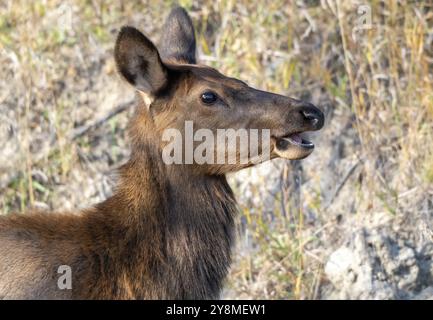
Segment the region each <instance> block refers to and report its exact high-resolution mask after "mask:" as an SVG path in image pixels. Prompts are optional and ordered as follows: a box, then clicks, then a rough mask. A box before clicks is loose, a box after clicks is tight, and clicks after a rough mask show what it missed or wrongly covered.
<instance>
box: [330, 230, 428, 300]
mask: <svg viewBox="0 0 433 320" xmlns="http://www.w3.org/2000/svg"><path fill="white" fill-rule="evenodd" d="M432 252H433V250H431V249H427V250H426V248H423V249H422V250H419V251H417V250H416V249H415V248H414V247H413V246H412V245H411V244H410V243H405V242H404V241H402V240H400V239H399V238H398V235H397V234H393V233H392V232H391V231H389V230H387V229H379V228H378V229H371V230H367V229H361V230H358V231H356V232H355V233H354V234H353V235H352V236H351V237H350V239H349V240H347V241H346V243H345V244H344V245H343V246H341V247H340V248H338V249H337V250H336V251H334V252H333V253H332V254H331V255H330V256H329V258H328V261H327V263H326V265H325V274H326V276H327V277H328V279H329V281H330V282H331V283H332V285H333V290H332V293H331V294H330V295H329V296H328V298H336V299H408V298H412V297H414V296H416V292H419V291H420V290H421V289H423V288H425V287H426V286H431V285H433V281H432V277H433V268H432V263H431V255H432ZM432 296H433V295H432Z"/></svg>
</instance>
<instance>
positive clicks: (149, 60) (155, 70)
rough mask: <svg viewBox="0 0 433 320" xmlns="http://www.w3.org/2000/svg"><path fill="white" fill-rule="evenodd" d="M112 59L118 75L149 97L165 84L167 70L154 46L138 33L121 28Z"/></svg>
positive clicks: (135, 30)
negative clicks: (114, 61)
mask: <svg viewBox="0 0 433 320" xmlns="http://www.w3.org/2000/svg"><path fill="white" fill-rule="evenodd" d="M114 58H115V60H116V65H117V69H118V70H119V72H120V74H121V75H122V76H123V77H124V78H125V79H126V81H128V82H129V83H130V84H131V85H133V86H134V87H135V88H136V89H137V90H140V91H142V92H144V93H146V94H148V95H150V96H154V95H155V94H156V93H157V92H158V91H159V90H161V89H162V88H163V87H164V86H165V85H166V82H167V69H166V67H165V66H164V64H163V63H162V61H161V58H160V56H159V53H158V50H157V49H156V47H155V45H154V44H153V43H152V42H151V41H150V40H149V39H148V38H147V37H146V36H145V35H144V34H142V33H141V32H140V31H138V30H137V29H135V28H132V27H123V28H122V29H121V30H120V32H119V35H118V36H117V40H116V46H115V48H114Z"/></svg>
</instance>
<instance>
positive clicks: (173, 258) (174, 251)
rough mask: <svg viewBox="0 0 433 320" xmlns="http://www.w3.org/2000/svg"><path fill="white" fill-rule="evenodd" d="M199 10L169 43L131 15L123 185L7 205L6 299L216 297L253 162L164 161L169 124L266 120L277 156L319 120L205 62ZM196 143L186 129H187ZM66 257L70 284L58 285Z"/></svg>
mask: <svg viewBox="0 0 433 320" xmlns="http://www.w3.org/2000/svg"><path fill="white" fill-rule="evenodd" d="M195 51H196V41H195V36H194V28H193V24H192V22H191V19H190V17H189V16H188V14H187V13H186V11H185V10H184V9H183V8H181V7H176V8H174V9H173V10H172V11H171V13H170V14H169V16H168V18H167V20H166V22H165V24H164V27H163V34H162V37H161V41H160V49H159V50H158V49H157V47H156V46H155V45H154V44H153V43H152V42H151V41H150V40H149V39H148V38H147V37H146V36H145V35H144V34H142V33H141V32H140V31H138V30H137V29H135V28H133V27H129V26H126V27H123V28H122V29H121V30H120V32H119V34H118V37H117V40H116V44H115V50H114V58H115V62H116V65H117V69H118V72H119V74H120V75H121V77H122V78H123V79H124V80H125V81H127V82H128V83H129V84H130V85H132V86H133V87H134V88H135V90H136V93H137V94H136V96H137V105H136V109H135V113H134V115H133V117H132V119H131V120H130V124H129V127H128V130H129V131H128V133H129V138H130V143H131V155H130V159H129V160H128V161H127V162H126V164H124V165H123V166H121V168H120V169H119V181H118V185H117V187H116V188H115V190H114V191H113V195H112V196H111V197H109V198H108V199H106V200H105V201H103V202H101V203H99V204H96V205H95V206H94V207H92V208H89V209H86V210H83V211H80V212H60V213H47V212H30V213H26V214H9V215H5V216H1V217H0V297H1V298H3V299H215V298H218V297H219V294H220V290H221V288H222V285H223V280H224V278H225V276H226V274H227V272H228V268H229V266H230V262H231V247H232V244H233V241H234V239H233V230H234V219H235V216H236V213H237V206H236V201H235V198H234V195H233V192H232V190H231V189H230V186H229V185H228V183H227V180H226V174H227V173H229V172H234V171H237V170H240V169H242V168H245V167H248V166H250V165H251V164H248V163H247V164H239V163H235V164H224V163H222V164H208V163H205V164H197V163H195V162H194V163H192V164H172V165H167V164H165V163H164V161H162V158H161V154H162V149H163V148H164V146H165V145H166V144H167V142H165V141H163V140H162V138H161V136H162V134H163V132H164V130H165V129H166V128H179V130H180V131H181V132H182V130H183V129H182V128H184V123H185V121H187V120H191V121H193V122H194V125H195V128H196V129H195V130H197V129H199V128H208V129H210V130H213V131H215V130H217V129H218V128H234V129H238V128H247V129H248V128H256V129H268V130H270V133H271V149H270V152H271V156H270V158H271V159H273V158H277V157H282V158H285V159H289V160H290V159H302V158H305V157H306V156H308V155H309V154H310V153H311V152H312V151H313V149H314V145H313V144H312V143H311V142H309V141H307V140H305V139H304V138H302V136H301V135H300V134H301V133H303V132H305V131H315V130H319V129H320V128H321V127H322V126H323V123H324V115H323V113H322V112H321V111H320V110H319V109H318V108H317V107H315V106H314V105H312V104H310V103H307V102H303V101H299V100H296V99H293V98H289V97H285V96H282V95H278V94H273V93H269V92H264V91H260V90H257V89H253V88H251V87H250V86H248V85H247V84H246V83H245V82H242V81H240V80H237V79H234V78H230V77H226V76H224V75H222V74H221V73H219V72H218V71H216V70H215V69H213V68H210V67H207V66H204V65H200V64H197V62H196V55H195ZM184 143H186V141H184ZM59 266H68V267H69V268H70V270H71V277H72V279H71V284H72V285H71V288H66V289H65V288H59V285H58V284H59V283H58V279H59Z"/></svg>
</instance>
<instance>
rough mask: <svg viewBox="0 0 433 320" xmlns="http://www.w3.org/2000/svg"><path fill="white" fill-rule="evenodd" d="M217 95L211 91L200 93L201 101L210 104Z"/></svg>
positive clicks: (215, 99)
mask: <svg viewBox="0 0 433 320" xmlns="http://www.w3.org/2000/svg"><path fill="white" fill-rule="evenodd" d="M217 99H218V96H217V95H216V94H215V93H213V92H212V91H206V92H203V93H202V94H201V101H203V103H205V104H212V103H215V101H217Z"/></svg>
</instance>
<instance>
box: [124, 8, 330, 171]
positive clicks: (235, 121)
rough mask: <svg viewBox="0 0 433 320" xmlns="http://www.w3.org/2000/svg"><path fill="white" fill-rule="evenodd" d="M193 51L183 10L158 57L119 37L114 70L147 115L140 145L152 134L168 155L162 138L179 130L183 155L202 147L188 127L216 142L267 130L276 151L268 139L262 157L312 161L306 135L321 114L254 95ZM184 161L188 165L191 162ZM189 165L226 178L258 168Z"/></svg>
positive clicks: (131, 33)
mask: <svg viewBox="0 0 433 320" xmlns="http://www.w3.org/2000/svg"><path fill="white" fill-rule="evenodd" d="M195 43H196V42H195V36H194V28H193V25H192V23H191V19H190V18H189V16H188V14H187V13H186V12H185V11H184V10H183V9H182V8H176V9H174V10H173V11H172V12H171V14H170V15H169V17H168V19H167V21H166V23H165V26H164V29H163V36H162V38H161V45H160V50H158V49H157V47H156V46H155V45H154V44H153V43H152V42H151V41H150V40H149V39H148V38H147V37H146V36H144V35H143V34H142V33H141V32H140V31H138V30H137V29H135V28H132V27H123V28H122V29H121V31H120V33H119V35H118V38H117V42H116V46H115V60H116V64H117V67H118V70H119V72H120V74H121V75H122V76H123V78H124V79H125V80H126V81H127V82H128V83H129V84H131V85H132V86H134V87H135V89H136V90H137V91H138V93H139V96H140V97H141V99H142V102H143V103H142V106H141V108H142V109H143V110H141V111H139V112H138V114H137V115H136V119H135V129H136V131H137V132H142V135H139V134H137V133H134V135H135V136H136V140H137V139H138V140H139V139H141V138H142V139H145V137H144V135H149V134H151V135H152V136H153V137H154V138H153V139H155V140H157V145H158V148H159V149H160V151H161V152H163V149H164V148H167V146H168V144H169V142H167V141H165V140H164V139H163V136H164V132H166V130H168V129H174V130H178V131H179V132H180V135H181V138H183V139H182V140H181V145H180V146H179V147H180V150H181V151H185V152H186V150H187V147H186V146H185V144H188V143H189V144H191V145H192V148H193V149H194V148H195V147H197V145H198V144H199V141H189V140H188V139H190V138H191V137H187V129H186V126H185V123H186V122H188V121H190V122H191V123H192V124H193V128H192V129H191V130H192V131H193V133H194V134H195V133H197V132H198V131H199V130H202V129H207V130H208V131H207V132H211V133H214V134H215V135H214V136H215V137H216V136H217V135H218V134H217V131H218V130H221V129H231V130H235V131H236V130H239V129H245V130H246V132H247V133H248V132H251V131H250V130H251V129H256V130H260V131H261V132H263V130H268V133H269V145H270V146H269V148H265V147H264V145H263V139H262V141H261V142H260V141H259V143H258V144H259V145H258V150H259V153H261V155H262V156H263V154H264V153H265V152H267V153H269V155H268V158H270V159H272V158H276V157H282V158H285V159H302V158H305V157H307V156H308V155H309V154H311V152H312V151H313V149H314V144H313V143H311V142H310V141H307V140H305V139H304V138H302V136H301V135H300V134H301V133H303V132H305V131H315V130H319V129H320V128H322V126H323V124H324V115H323V113H322V112H321V111H320V110H319V109H318V108H316V107H315V106H314V105H312V104H311V103H308V102H303V101H299V100H296V99H293V98H289V97H285V96H282V95H278V94H274V93H270V92H265V91H261V90H257V89H254V88H252V87H250V86H248V85H247V84H246V83H245V82H243V81H241V80H238V79H235V78H230V77H226V76H224V75H223V74H221V73H220V72H218V71H217V70H215V69H213V68H210V67H207V66H204V65H199V64H196V57H195V49H196V45H195ZM133 121H134V120H133ZM144 128H147V129H148V130H145V129H144ZM149 128H150V130H149ZM202 133H203V131H202ZM201 136H202V138H203V134H202V135H201ZM249 138H251V137H249ZM262 138H263V136H262ZM176 143H178V144H179V141H178V142H176ZM212 144H214V146H213V147H212V148H211V149H210V150H211V151H210V152H215V153H217V151H216V150H217V149H218V150H219V149H220V147H226V144H227V142H226V141H225V140H222V141H219V142H218V139H214V140H213V141H212ZM241 144H242V142H241ZM223 149H224V148H223ZM225 149H226V150H228V149H227V148H225ZM207 151H209V150H207ZM265 158H266V157H265ZM182 159H183V160H184V161H185V157H183V158H182ZM214 159H215V157H214ZM190 164H193V165H194V167H195V168H196V170H198V171H199V172H201V173H206V174H220V173H226V172H229V171H235V170H238V169H241V168H244V167H247V166H250V165H252V162H251V161H247V162H246V163H240V161H239V159H237V161H236V163H217V161H215V163H198V161H196V159H195V158H193V159H192V162H191V163H190Z"/></svg>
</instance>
